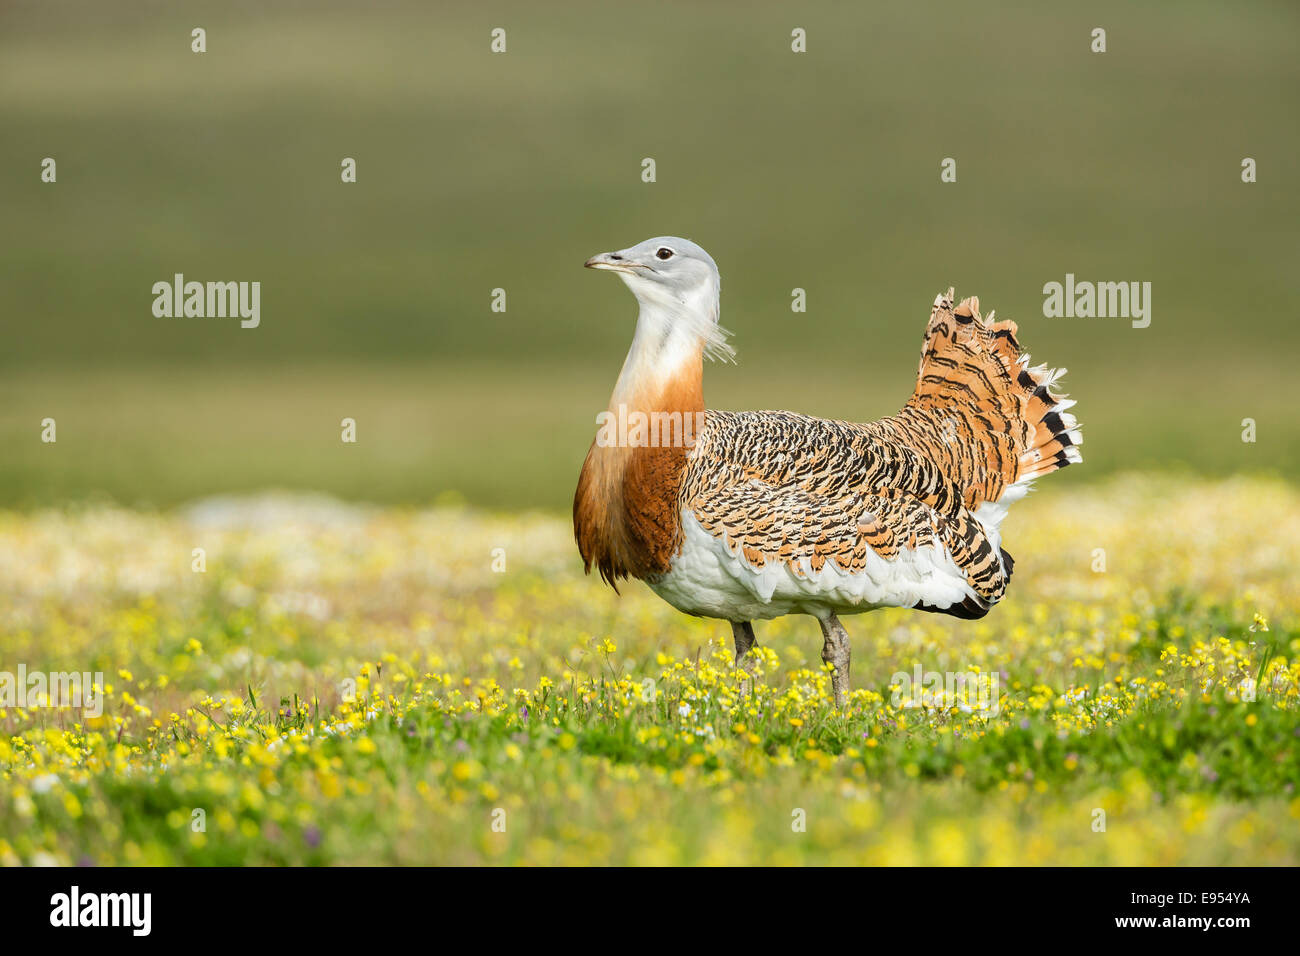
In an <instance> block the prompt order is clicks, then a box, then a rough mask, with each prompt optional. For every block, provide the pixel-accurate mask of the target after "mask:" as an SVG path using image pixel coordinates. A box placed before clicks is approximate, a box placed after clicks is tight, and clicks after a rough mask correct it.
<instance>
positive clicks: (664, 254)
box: [655, 246, 673, 259]
mask: <svg viewBox="0 0 1300 956" xmlns="http://www.w3.org/2000/svg"><path fill="white" fill-rule="evenodd" d="M655 255H656V256H658V257H659V258H660V259H671V258H672V257H673V251H672V250H671V249H669V248H668V247H667V246H664V247H662V248H661V249H660V250H659V251H658V252H656V253H655Z"/></svg>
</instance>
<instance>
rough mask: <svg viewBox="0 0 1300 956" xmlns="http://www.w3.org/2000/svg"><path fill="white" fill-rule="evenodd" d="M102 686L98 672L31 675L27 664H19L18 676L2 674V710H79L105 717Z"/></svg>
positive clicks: (38, 672)
mask: <svg viewBox="0 0 1300 956" xmlns="http://www.w3.org/2000/svg"><path fill="white" fill-rule="evenodd" d="M103 686H104V675H103V673H101V672H99V671H96V672H95V673H94V674H91V673H89V672H86V673H78V672H77V671H71V672H68V671H55V672H50V673H47V672H45V671H31V672H30V673H29V672H28V670H27V665H26V664H19V665H18V673H17V674H15V673H13V672H12V671H0V707H22V708H24V709H26V710H35V709H37V708H38V707H80V708H81V709H82V712H83V713H84V714H85V716H87V717H101V716H103V714H104V695H103V691H102V688H103Z"/></svg>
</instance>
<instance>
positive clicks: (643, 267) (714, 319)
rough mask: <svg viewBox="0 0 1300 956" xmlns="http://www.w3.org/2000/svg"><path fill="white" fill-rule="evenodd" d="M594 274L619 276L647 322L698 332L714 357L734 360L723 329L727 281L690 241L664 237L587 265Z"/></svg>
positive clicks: (598, 257)
mask: <svg viewBox="0 0 1300 956" xmlns="http://www.w3.org/2000/svg"><path fill="white" fill-rule="evenodd" d="M585 265H586V267H587V268H588V269H602V270H604V271H606V272H617V273H618V274H619V278H621V279H622V280H623V282H624V283H625V284H626V285H627V287H628V288H629V289H631V290H632V294H633V295H634V296H636V299H637V302H639V303H640V304H641V313H642V317H643V319H645V318H647V317H648V316H655V317H661V318H662V320H663V321H665V322H670V323H672V324H674V325H678V326H683V325H684V326H686V327H689V328H693V329H694V330H695V331H698V333H699V335H700V336H701V337H702V338H703V340H704V344H705V350H706V352H708V353H709V354H710V355H711V356H712V357H718V358H730V357H731V356H732V355H733V354H734V353H733V352H732V350H731V348H730V346H728V345H727V344H726V335H727V332H726V330H724V329H722V328H721V327H720V326H719V325H718V316H719V309H720V305H719V296H720V295H721V289H722V280H721V278H720V276H719V275H718V267H717V264H716V263H714V261H713V257H712V256H710V255H709V254H708V253H707V252H705V251H704V250H703V249H702V248H700V247H699V246H698V245H696V244H695V243H693V242H691V241H690V240H689V239H679V238H678V237H676V236H659V237H657V238H655V239H647V240H645V241H644V242H639V243H637V244H636V245H635V246H628V247H627V248H626V249H619V250H616V251H614V252H602V253H600V255H596V256H592V257H591V258H590V259H588V260H587V261H586V263H585Z"/></svg>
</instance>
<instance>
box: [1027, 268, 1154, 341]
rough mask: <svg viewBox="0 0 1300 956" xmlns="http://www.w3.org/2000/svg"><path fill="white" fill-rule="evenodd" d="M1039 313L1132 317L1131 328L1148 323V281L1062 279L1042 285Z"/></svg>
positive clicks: (1070, 274)
mask: <svg viewBox="0 0 1300 956" xmlns="http://www.w3.org/2000/svg"><path fill="white" fill-rule="evenodd" d="M1043 297H1044V298H1043V315H1044V316H1045V317H1046V318H1049V319H1061V318H1065V319H1091V318H1099V319H1105V318H1119V319H1132V320H1133V322H1132V324H1133V328H1135V329H1145V328H1146V327H1147V326H1148V325H1150V324H1151V283H1150V282H1088V281H1084V282H1076V281H1075V279H1074V273H1073V272H1067V273H1066V274H1065V282H1064V283H1061V282H1049V283H1047V284H1046V285H1044V286H1043Z"/></svg>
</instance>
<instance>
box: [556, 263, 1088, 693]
mask: <svg viewBox="0 0 1300 956" xmlns="http://www.w3.org/2000/svg"><path fill="white" fill-rule="evenodd" d="M586 265H587V266H588V267H589V268H592V269H604V270H608V271H611V272H617V273H618V274H619V275H620V277H621V278H622V279H623V281H624V282H625V283H626V284H627V286H628V288H629V289H631V290H632V294H633V295H635V296H636V298H637V302H638V303H639V304H640V314H639V315H638V317H637V324H636V333H635V336H634V337H633V340H632V347H631V349H630V350H629V352H628V355H627V359H626V361H625V362H624V363H623V370H622V373H621V374H620V375H619V377H618V382H617V384H616V385H615V386H614V392H613V395H612V397H611V398H610V405H609V410H608V413H607V414H606V415H605V416H603V420H602V422H601V425H602V427H601V430H600V432H599V433H598V435H597V438H596V441H595V442H593V443H592V446H591V449H590V451H588V452H587V459H586V461H585V462H584V464H583V466H582V474H581V475H580V476H579V478H578V489H577V493H576V495H575V496H574V501H573V526H574V533H575V535H576V537H577V541H578V550H579V551H580V552H581V554H582V560H583V564H584V567H585V568H586V570H588V571H590V570H591V568H592V566H593V565H594V566H595V567H596V568H597V569H598V570H599V571H600V574H601V576H602V577H603V578H604V579H605V580H606V581H607V582H609V583H610V584H613V585H616V584H617V582H618V580H619V579H621V578H625V577H634V578H639V579H641V580H643V581H645V583H646V584H647V585H649V586H650V588H651V589H652V590H653V591H654V592H655V593H656V594H658V595H659V596H660V597H661V598H663V599H664V600H665V601H667V602H668V603H669V604H671V605H672V606H673V607H675V608H677V609H679V610H681V611H684V612H686V613H687V614H694V615H699V616H703V617H715V618H721V619H723V620H726V621H730V622H731V626H732V633H733V636H734V638H735V644H736V660H737V662H738V663H739V664H740V665H742V666H743V665H744V663H745V658H746V655H747V654H748V653H749V651H750V649H751V648H752V647H753V646H754V630H753V625H752V624H751V621H753V620H754V619H770V618H774V617H779V616H781V615H784V614H794V613H802V614H811V615H812V616H813V617H815V618H817V620H818V622H820V624H821V629H822V634H823V637H824V639H825V643H824V645H823V648H822V659H823V660H824V661H826V662H827V663H829V664H831V665H832V666H833V668H834V672H833V675H832V687H833V689H834V692H835V698H836V702H837V703H839V704H843V702H844V699H845V696H846V694H847V693H848V689H849V637H848V634H847V633H846V632H845V630H844V626H843V625H842V624H841V623H840V621H839V617H838V615H840V614H847V613H858V612H861V611H869V610H873V609H875V608H880V607H908V608H918V609H920V610H925V611H936V612H941V613H944V614H952V615H955V616H957V617H962V618H977V617H982V616H983V615H984V614H986V613H988V610H989V608H990V607H992V606H993V605H994V604H996V603H997V602H998V601H999V600H1000V599H1001V598H1002V595H1003V594H1004V593H1005V591H1006V588H1007V582H1008V581H1009V580H1010V579H1011V568H1012V561H1011V556H1010V555H1009V554H1007V552H1006V551H1004V550H1003V549H1002V547H1001V536H1000V533H999V526H1000V524H1001V522H1002V519H1003V518H1004V517H1005V516H1006V513H1007V507H1008V505H1009V504H1010V503H1011V502H1013V501H1016V500H1017V499H1019V498H1021V497H1023V496H1024V495H1025V493H1026V492H1027V491H1028V490H1029V485H1030V483H1031V482H1032V481H1033V480H1034V479H1035V478H1038V477H1040V476H1042V475H1045V474H1048V473H1049V472H1053V471H1056V470H1057V469H1058V468H1063V467H1065V466H1066V465H1068V464H1070V463H1072V462H1078V461H1081V460H1082V459H1081V457H1080V455H1079V449H1078V447H1077V446H1078V445H1079V443H1080V442H1081V438H1080V435H1079V431H1078V422H1077V421H1076V419H1075V418H1074V416H1073V415H1071V414H1070V413H1069V412H1068V411H1067V409H1068V408H1069V407H1070V406H1072V405H1073V404H1074V403H1073V402H1071V401H1068V400H1066V399H1064V398H1062V397H1061V396H1060V395H1058V394H1056V393H1054V392H1053V391H1052V384H1053V383H1054V382H1055V381H1056V380H1057V379H1058V378H1059V377H1060V375H1061V374H1062V373H1063V372H1064V369H1061V370H1055V369H1048V368H1046V367H1044V366H1036V367H1031V366H1030V365H1029V356H1028V355H1026V354H1024V353H1023V352H1021V350H1020V346H1019V344H1018V343H1017V342H1016V325H1015V323H1014V322H996V323H995V322H994V321H993V314H992V313H989V316H988V318H987V319H983V318H981V317H980V314H979V300H978V299H974V298H971V299H965V300H963V301H962V302H961V303H960V304H959V305H957V306H956V308H954V307H953V293H952V290H951V289H950V290H948V292H947V294H946V295H940V296H938V297H937V298H936V299H935V301H934V308H933V310H932V311H931V313H930V324H929V326H928V327H927V329H926V332H925V341H924V344H923V345H922V348H921V365H920V373H919V375H918V377H917V383H916V390H915V392H913V394H912V397H911V398H910V399H909V400H908V402H907V404H906V405H904V406H903V409H902V411H900V412H899V413H898V414H897V415H894V416H893V417H892V418H885V419H882V420H880V421H877V422H871V423H867V424H856V423H851V422H842V421H827V420H824V419H820V418H810V417H809V416H807V415H798V414H795V413H793V412H776V411H767V412H720V411H712V410H709V411H705V408H704V399H703V392H702V387H701V378H702V375H703V359H704V356H705V355H710V356H715V357H716V356H721V357H729V356H730V355H731V354H732V352H731V349H730V347H729V346H728V345H727V343H726V334H727V333H726V332H725V331H724V330H723V329H722V328H721V327H720V326H719V325H718V310H719V289H720V280H719V276H718V268H717V266H716V265H715V264H714V262H713V259H712V258H711V257H710V256H709V254H708V253H707V252H705V251H704V250H703V249H701V248H700V247H699V246H697V245H696V244H695V243H693V242H690V241H688V240H685V239H677V238H673V237H661V238H658V239H647V240H646V241H645V242H642V243H640V244H638V245H635V246H632V247H630V248H627V249H623V250H620V251H618V252H606V253H602V254H600V255H598V256H593V257H592V258H591V259H588V260H587V263H586Z"/></svg>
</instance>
